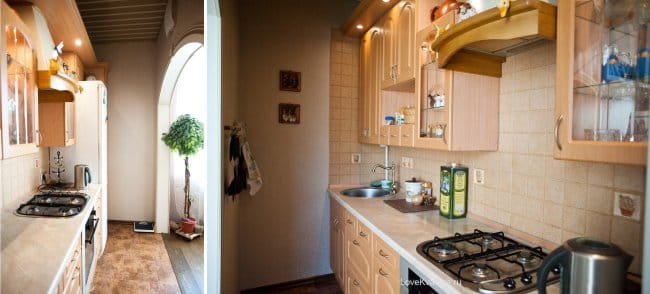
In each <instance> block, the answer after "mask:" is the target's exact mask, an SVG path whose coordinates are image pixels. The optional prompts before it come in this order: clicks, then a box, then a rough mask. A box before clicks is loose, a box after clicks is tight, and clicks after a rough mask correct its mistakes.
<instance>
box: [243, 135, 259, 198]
mask: <svg viewBox="0 0 650 294" xmlns="http://www.w3.org/2000/svg"><path fill="white" fill-rule="evenodd" d="M241 149H242V156H243V157H244V161H245V162H246V170H247V171H248V173H247V179H246V182H247V183H248V192H249V193H250V194H251V195H255V193H257V191H259V190H260V189H261V188H262V174H261V173H260V169H259V167H258V166H257V163H256V162H255V158H253V154H251V147H250V146H249V145H248V142H244V145H242V147H241Z"/></svg>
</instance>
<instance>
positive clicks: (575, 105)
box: [554, 0, 650, 165]
mask: <svg viewBox="0 0 650 294" xmlns="http://www.w3.org/2000/svg"><path fill="white" fill-rule="evenodd" d="M558 5H559V6H558V26H557V28H558V34H557V44H558V46H557V65H556V67H557V76H556V79H557V80H556V120H555V128H554V135H555V146H554V156H555V158H559V159H571V160H582V161H597V162H609V163H621V164H634V165H645V164H646V157H647V141H648V110H649V104H650V103H649V100H650V56H649V53H650V51H649V48H648V45H650V44H649V43H648V41H650V40H649V39H648V37H649V36H650V32H649V31H648V26H649V25H650V0H649V1H642V0H641V1H613V0H604V1H603V0H600V1H594V0H571V1H558Z"/></svg>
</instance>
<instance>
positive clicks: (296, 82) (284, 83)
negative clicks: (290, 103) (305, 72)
mask: <svg viewBox="0 0 650 294" xmlns="http://www.w3.org/2000/svg"><path fill="white" fill-rule="evenodd" d="M280 91H292V92H300V72H297V71H289V70H281V71H280Z"/></svg>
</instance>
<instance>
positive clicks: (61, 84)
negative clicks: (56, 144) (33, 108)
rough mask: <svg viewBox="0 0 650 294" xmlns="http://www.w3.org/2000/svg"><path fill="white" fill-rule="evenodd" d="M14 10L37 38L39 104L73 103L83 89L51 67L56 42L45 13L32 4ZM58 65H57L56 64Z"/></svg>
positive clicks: (35, 40)
mask: <svg viewBox="0 0 650 294" xmlns="http://www.w3.org/2000/svg"><path fill="white" fill-rule="evenodd" d="M12 8H13V9H14V10H15V11H16V13H17V14H18V16H19V17H20V18H21V19H22V21H23V22H24V23H25V25H27V27H28V28H29V29H30V30H31V32H32V33H33V34H35V36H34V37H33V46H34V51H35V52H36V60H37V65H38V66H37V70H38V83H37V84H38V94H39V102H72V101H74V94H75V93H77V92H79V91H80V90H81V88H80V87H79V83H77V81H75V80H73V79H72V78H70V77H68V76H67V75H65V74H64V73H62V72H59V71H58V68H57V67H58V66H54V67H53V66H51V63H55V62H53V61H52V62H51V60H52V57H53V52H54V50H55V49H54V40H52V35H51V34H50V29H49V28H48V26H47V21H46V20H45V17H43V13H42V12H41V11H40V9H38V7H36V6H35V5H33V4H31V3H20V4H16V5H13V6H12ZM55 65H56V63H55Z"/></svg>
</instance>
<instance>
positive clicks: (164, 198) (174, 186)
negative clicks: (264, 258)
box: [155, 34, 207, 293]
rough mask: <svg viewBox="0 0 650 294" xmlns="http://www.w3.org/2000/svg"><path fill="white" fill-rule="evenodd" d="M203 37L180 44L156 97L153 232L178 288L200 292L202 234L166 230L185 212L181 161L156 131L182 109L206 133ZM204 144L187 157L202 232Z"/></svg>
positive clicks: (194, 209) (161, 130)
mask: <svg viewBox="0 0 650 294" xmlns="http://www.w3.org/2000/svg"><path fill="white" fill-rule="evenodd" d="M202 41H203V35H200V34H196V35H190V36H187V37H185V39H183V40H182V41H181V42H180V43H179V45H178V46H177V48H178V50H176V52H175V54H174V55H173V56H172V58H171V60H170V62H169V65H168V67H167V71H166V72H165V76H164V78H163V82H162V85H161V91H160V97H159V100H158V122H157V125H158V127H157V144H158V147H157V155H156V157H157V159H156V160H157V168H156V226H155V231H156V232H157V233H164V234H167V235H163V241H164V243H165V247H166V249H167V252H168V253H169V257H170V261H171V264H172V268H173V270H174V273H175V274H176V277H177V280H178V284H179V287H180V288H181V292H183V293H203V290H204V280H203V271H204V239H203V237H199V238H196V239H194V240H192V241H188V240H186V239H185V238H183V237H181V236H178V235H176V234H174V232H170V223H172V224H174V223H177V222H180V219H181V218H182V217H184V213H183V211H184V198H185V197H184V192H183V188H184V185H185V163H184V160H183V157H181V156H180V155H178V154H177V153H171V152H170V150H169V147H167V146H166V145H165V143H164V142H163V141H162V140H161V136H162V133H165V132H168V130H169V126H170V125H171V123H172V122H173V121H175V120H176V119H177V118H178V117H179V116H181V115H183V114H189V115H190V116H192V117H194V118H196V119H198V120H199V121H201V122H202V123H203V125H204V134H205V135H207V128H206V120H207V91H206V88H207V78H206V75H207V65H206V64H207V62H206V58H207V56H206V49H205V47H204V46H203V44H202ZM204 137H206V136H204ZM206 149H207V140H204V148H203V149H202V150H200V151H199V152H198V153H197V154H195V155H192V156H190V157H189V170H190V173H191V177H190V184H191V186H190V192H191V194H190V195H191V200H192V201H191V207H190V209H191V210H190V216H191V217H193V218H195V219H196V220H197V226H196V230H195V232H201V231H203V227H204V220H205V215H204V205H205V194H206V190H207V188H206V185H207V155H206V153H207V151H206ZM174 227H175V226H172V228H174ZM169 233H171V234H169ZM180 277H182V279H181V278H180Z"/></svg>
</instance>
